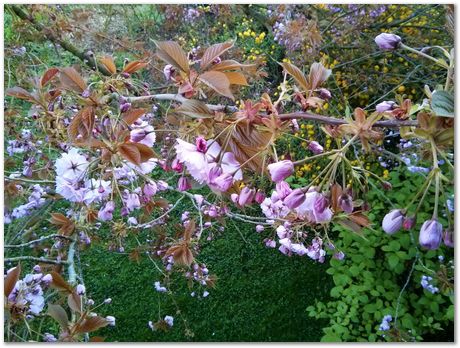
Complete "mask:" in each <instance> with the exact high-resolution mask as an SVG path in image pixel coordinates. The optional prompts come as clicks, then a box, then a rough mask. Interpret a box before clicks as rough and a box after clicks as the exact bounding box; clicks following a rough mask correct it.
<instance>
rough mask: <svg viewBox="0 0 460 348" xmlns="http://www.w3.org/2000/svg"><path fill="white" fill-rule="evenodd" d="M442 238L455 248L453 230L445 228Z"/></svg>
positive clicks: (445, 242) (450, 246)
mask: <svg viewBox="0 0 460 348" xmlns="http://www.w3.org/2000/svg"><path fill="white" fill-rule="evenodd" d="M442 239H443V241H444V244H445V245H446V246H448V247H449V248H453V247H454V246H455V243H454V234H453V233H452V231H451V230H445V231H444V233H443V235H442Z"/></svg>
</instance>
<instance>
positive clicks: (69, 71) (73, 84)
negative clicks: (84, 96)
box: [59, 68, 86, 94]
mask: <svg viewBox="0 0 460 348" xmlns="http://www.w3.org/2000/svg"><path fill="white" fill-rule="evenodd" d="M59 80H60V81H61V83H62V86H63V87H64V88H66V89H70V90H72V91H75V92H77V93H80V94H81V93H83V91H84V90H85V89H86V82H85V81H84V80H83V78H82V77H81V76H80V74H79V73H78V72H77V71H76V70H75V69H74V68H63V69H61V73H60V74H59Z"/></svg>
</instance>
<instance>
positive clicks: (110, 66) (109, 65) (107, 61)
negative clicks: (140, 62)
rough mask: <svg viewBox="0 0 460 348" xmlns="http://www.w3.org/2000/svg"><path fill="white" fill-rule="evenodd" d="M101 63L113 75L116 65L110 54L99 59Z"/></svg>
mask: <svg viewBox="0 0 460 348" xmlns="http://www.w3.org/2000/svg"><path fill="white" fill-rule="evenodd" d="M100 62H101V64H102V65H104V66H105V68H106V69H107V70H108V71H109V72H110V73H111V74H112V75H113V74H115V73H116V72H117V67H116V66H115V62H114V61H113V58H112V57H111V56H104V57H102V58H101V59H100Z"/></svg>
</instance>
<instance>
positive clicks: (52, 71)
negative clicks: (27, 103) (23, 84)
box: [40, 68, 59, 87]
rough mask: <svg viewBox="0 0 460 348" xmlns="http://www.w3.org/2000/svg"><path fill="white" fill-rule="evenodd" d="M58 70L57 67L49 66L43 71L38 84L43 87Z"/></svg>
mask: <svg viewBox="0 0 460 348" xmlns="http://www.w3.org/2000/svg"><path fill="white" fill-rule="evenodd" d="M58 72H59V69H58V68H50V69H48V70H46V71H45V73H44V74H43V76H42V79H41V80H40V86H41V87H45V86H46V85H47V84H48V82H50V81H51V79H52V78H53V77H54V76H56V74H57V73H58Z"/></svg>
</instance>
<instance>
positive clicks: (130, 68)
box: [123, 60, 148, 74]
mask: <svg viewBox="0 0 460 348" xmlns="http://www.w3.org/2000/svg"><path fill="white" fill-rule="evenodd" d="M147 65H148V63H147V62H142V61H139V60H135V61H134V62H130V63H128V64H126V65H125V67H124V68H123V72H125V73H128V74H133V73H135V72H136V71H138V70H140V69H142V68H145V67H146V66H147Z"/></svg>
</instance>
